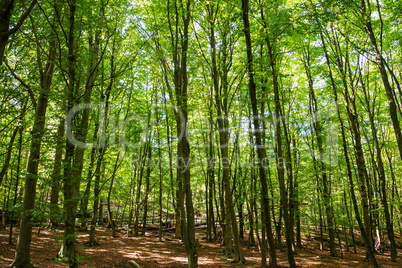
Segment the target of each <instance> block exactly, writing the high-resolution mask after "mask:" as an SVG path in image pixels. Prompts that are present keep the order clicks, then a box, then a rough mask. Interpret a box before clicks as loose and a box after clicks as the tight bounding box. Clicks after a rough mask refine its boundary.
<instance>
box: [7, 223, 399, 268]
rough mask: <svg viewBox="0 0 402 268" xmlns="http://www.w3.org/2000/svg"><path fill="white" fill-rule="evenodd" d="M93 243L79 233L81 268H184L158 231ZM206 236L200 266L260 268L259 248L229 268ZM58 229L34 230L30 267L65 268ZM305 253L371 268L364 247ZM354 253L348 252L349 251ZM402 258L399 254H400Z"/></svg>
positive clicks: (307, 259)
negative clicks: (132, 265) (133, 265)
mask: <svg viewBox="0 0 402 268" xmlns="http://www.w3.org/2000/svg"><path fill="white" fill-rule="evenodd" d="M8 231H9V230H8V228H7V229H5V230H4V229H3V230H0V267H7V266H8V265H10V264H11V263H12V261H13V258H14V254H15V245H8ZM96 232H97V233H96V235H97V241H98V242H99V244H100V246H97V247H87V246H85V245H84V243H85V242H86V241H88V236H89V233H88V232H79V233H78V244H79V246H78V255H79V259H80V261H79V267H87V268H89V267H94V268H100V267H105V268H106V267H126V264H127V262H128V261H129V260H134V261H135V262H137V263H138V264H139V265H140V266H141V267H149V268H155V267H172V268H175V267H183V268H184V267H187V257H186V252H185V248H184V244H183V243H182V242H181V241H180V240H177V239H174V238H173V237H172V234H169V233H167V234H166V235H165V238H166V239H163V242H158V237H157V233H156V232H148V233H147V235H146V237H126V235H125V233H124V231H121V232H119V237H117V238H112V236H111V230H110V229H106V228H98V229H97V230H96ZM17 234H18V229H15V232H14V236H13V241H14V244H15V243H16V242H17ZM203 236H205V235H203V234H201V233H198V234H197V238H198V242H199V244H200V245H201V247H199V248H198V249H197V250H198V255H199V259H198V263H199V266H200V267H211V268H212V267H214V268H215V267H260V266H261V263H260V255H259V251H258V248H257V247H251V248H250V249H247V247H243V253H244V256H245V258H246V260H247V263H246V264H244V265H236V264H233V263H231V259H227V258H226V257H225V256H223V255H222V254H221V253H220V252H221V251H222V249H223V246H222V245H221V244H218V243H206V242H205V241H204V240H202V239H201V237H203ZM61 237H62V231H61V230H41V232H40V234H39V235H38V234H37V228H34V233H33V237H32V245H31V259H32V264H33V265H34V266H35V267H38V268H42V267H43V268H47V267H56V268H61V267H68V266H67V265H66V264H65V263H62V262H60V261H57V260H53V257H55V256H56V255H57V253H58V250H59V249H60V239H61ZM303 242H304V245H305V246H304V248H303V249H300V250H299V251H298V255H297V256H296V263H297V265H298V266H300V267H329V268H331V267H362V268H363V267H372V266H371V265H370V264H368V263H367V262H364V258H365V254H364V248H362V247H359V248H358V253H357V254H354V253H351V252H345V248H343V250H344V252H343V258H332V257H330V256H329V251H319V250H318V248H317V241H315V240H314V239H311V240H304V241H303ZM351 250H352V249H351ZM277 254H278V264H279V265H280V266H281V267H287V260H286V253H285V252H278V253H277ZM401 254H402V252H401V250H399V251H398V255H399V256H400V255H401ZM377 258H378V260H379V262H380V263H381V265H382V267H395V268H396V267H402V260H401V259H400V258H399V259H398V263H394V262H391V261H390V257H389V255H388V253H384V254H378V255H377Z"/></svg>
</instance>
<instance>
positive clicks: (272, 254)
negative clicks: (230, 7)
mask: <svg viewBox="0 0 402 268" xmlns="http://www.w3.org/2000/svg"><path fill="white" fill-rule="evenodd" d="M242 11H243V13H242V15H243V23H244V35H245V38H246V48H247V71H248V77H249V84H248V88H249V95H250V100H251V106H252V111H253V123H254V129H255V133H254V135H255V142H256V147H257V155H258V167H259V173H260V181H261V198H262V200H263V202H262V205H263V210H264V219H263V220H264V222H263V224H264V225H265V228H266V230H267V238H268V250H269V267H271V268H273V267H277V266H278V264H277V261H276V251H275V242H274V238H273V235H272V226H271V214H270V210H269V200H268V186H267V179H266V174H265V168H266V167H265V158H266V152H265V148H264V147H262V142H261V132H260V123H259V115H258V108H257V96H256V86H255V82H254V71H253V53H252V48H251V36H250V23H249V0H242ZM283 186H284V185H283ZM285 198H286V195H285ZM290 250H291V251H292V248H291V247H290ZM292 256H293V251H292V253H291V255H290V257H292ZM262 265H264V264H262Z"/></svg>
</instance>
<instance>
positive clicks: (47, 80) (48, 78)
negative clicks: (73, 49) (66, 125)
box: [11, 41, 56, 268]
mask: <svg viewBox="0 0 402 268" xmlns="http://www.w3.org/2000/svg"><path fill="white" fill-rule="evenodd" d="M55 46H56V42H55V41H51V42H50V49H49V54H48V63H47V64H46V67H45V69H44V70H41V78H42V79H41V81H42V84H41V89H42V91H41V94H40V96H39V98H38V100H37V104H36V107H35V108H36V109H35V119H34V124H33V128H32V131H31V135H32V139H31V146H30V151H29V158H28V165H27V173H26V177H25V188H24V201H23V208H22V213H21V223H20V232H19V237H18V244H17V248H16V253H15V260H14V262H13V264H12V265H11V267H17V268H20V267H21V268H27V267H32V265H31V258H30V248H31V238H32V222H31V218H32V210H33V209H34V207H35V196H36V182H37V180H38V167H39V158H40V150H41V144H42V137H43V134H44V131H45V122H46V109H47V104H48V97H49V91H50V88H51V83H52V78H53V71H54V61H55V58H56V51H55ZM38 57H40V55H38Z"/></svg>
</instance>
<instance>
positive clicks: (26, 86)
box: [4, 61, 36, 108]
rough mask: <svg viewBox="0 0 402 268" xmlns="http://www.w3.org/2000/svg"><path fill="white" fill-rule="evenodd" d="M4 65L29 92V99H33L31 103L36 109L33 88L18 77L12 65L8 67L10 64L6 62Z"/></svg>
mask: <svg viewBox="0 0 402 268" xmlns="http://www.w3.org/2000/svg"><path fill="white" fill-rule="evenodd" d="M4 63H5V64H6V66H7V68H8V70H9V71H10V72H11V74H12V75H13V76H14V78H15V79H17V80H18V81H19V82H20V83H21V84H22V85H23V86H24V87H25V88H26V89H27V90H28V93H29V97H30V99H31V101H32V104H33V105H34V107H35V108H36V100H35V95H34V93H33V92H32V89H31V87H30V86H29V85H28V84H27V83H25V82H24V81H23V80H22V79H21V78H20V77H18V76H17V74H16V73H15V72H14V70H13V69H11V67H10V65H8V62H7V61H4Z"/></svg>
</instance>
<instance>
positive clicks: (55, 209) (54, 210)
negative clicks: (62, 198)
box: [50, 118, 64, 228]
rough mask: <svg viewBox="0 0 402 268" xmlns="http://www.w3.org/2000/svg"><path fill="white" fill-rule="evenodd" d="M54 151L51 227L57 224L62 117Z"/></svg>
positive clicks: (62, 133)
mask: <svg viewBox="0 0 402 268" xmlns="http://www.w3.org/2000/svg"><path fill="white" fill-rule="evenodd" d="M56 135H57V136H56V152H55V155H54V164H53V171H52V175H51V178H52V189H51V193H50V213H51V214H50V222H51V223H52V227H54V228H55V227H57V226H58V225H59V220H60V219H59V217H60V213H59V191H60V179H61V169H62V166H61V165H62V159H63V145H64V142H63V140H64V139H63V135H64V118H63V119H60V122H59V125H58V128H57V134H56Z"/></svg>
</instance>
